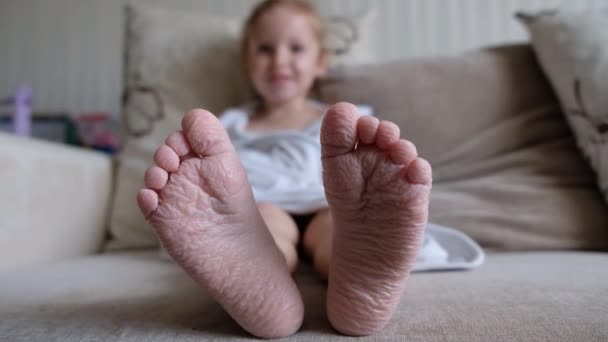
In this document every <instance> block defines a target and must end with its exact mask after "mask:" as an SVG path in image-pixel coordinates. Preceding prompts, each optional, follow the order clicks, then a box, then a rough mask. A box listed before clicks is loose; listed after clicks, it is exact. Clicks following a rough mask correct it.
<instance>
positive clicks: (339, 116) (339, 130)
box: [321, 102, 359, 157]
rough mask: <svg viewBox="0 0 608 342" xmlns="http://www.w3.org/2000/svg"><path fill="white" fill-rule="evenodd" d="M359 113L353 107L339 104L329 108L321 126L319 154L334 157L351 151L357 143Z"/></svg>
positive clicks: (346, 103)
mask: <svg viewBox="0 0 608 342" xmlns="http://www.w3.org/2000/svg"><path fill="white" fill-rule="evenodd" d="M358 119H359V111H358V109H357V107H355V105H353V104H351V103H348V102H340V103H336V104H335V105H333V106H331V107H330V108H329V109H328V110H327V114H325V118H324V119H323V123H322V125H321V154H322V156H323V157H334V156H337V155H341V154H345V153H348V152H350V151H352V150H353V149H354V148H355V145H356V143H357V121H358Z"/></svg>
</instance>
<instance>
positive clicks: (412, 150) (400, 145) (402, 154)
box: [388, 139, 418, 165]
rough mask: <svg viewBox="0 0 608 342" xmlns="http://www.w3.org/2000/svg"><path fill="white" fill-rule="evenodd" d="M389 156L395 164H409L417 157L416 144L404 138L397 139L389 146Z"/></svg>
mask: <svg viewBox="0 0 608 342" xmlns="http://www.w3.org/2000/svg"><path fill="white" fill-rule="evenodd" d="M388 154H389V157H390V159H391V160H392V161H393V163H395V164H397V165H409V164H410V163H411V162H413V161H414V160H415V159H416V158H417V157H418V152H417V151H416V146H415V145H414V144H413V143H412V142H410V141H408V140H404V139H400V140H398V141H397V142H396V143H394V144H393V145H391V147H389V152H388Z"/></svg>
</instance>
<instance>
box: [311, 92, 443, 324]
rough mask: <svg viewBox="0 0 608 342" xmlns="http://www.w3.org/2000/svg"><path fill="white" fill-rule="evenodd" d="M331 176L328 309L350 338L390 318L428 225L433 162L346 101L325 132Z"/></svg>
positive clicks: (326, 175) (326, 168)
mask: <svg viewBox="0 0 608 342" xmlns="http://www.w3.org/2000/svg"><path fill="white" fill-rule="evenodd" d="M321 144H322V155H323V157H322V158H323V181H324V184H325V192H326V194H327V201H328V202H329V207H330V210H331V213H332V217H333V222H334V236H333V251H332V256H331V259H330V265H329V280H328V281H329V285H328V286H329V288H328V292H327V311H328V316H329V320H330V322H331V324H332V325H333V326H334V328H336V329H337V330H338V331H340V332H342V333H344V334H348V335H369V334H372V333H374V332H376V331H378V330H381V329H382V328H383V327H384V326H385V325H386V324H387V323H388V321H389V320H390V318H391V316H392V314H393V312H394V310H395V308H396V306H397V305H398V303H399V300H400V297H401V294H402V292H403V290H404V288H405V284H406V281H407V278H408V275H409V272H410V269H411V267H412V265H413V263H414V260H415V259H416V255H417V252H418V249H419V247H420V244H421V241H422V236H423V232H424V229H425V226H426V223H427V215H428V200H429V192H430V189H431V167H430V165H429V164H428V162H426V161H425V160H423V159H420V158H418V156H417V152H416V148H415V147H414V145H413V144H411V143H410V142H407V141H405V140H400V139H399V128H398V127H397V126H396V125H394V124H393V123H391V122H387V121H382V122H379V121H378V119H376V118H374V117H359V114H358V112H357V108H356V107H355V106H353V105H351V104H348V103H339V104H337V105H334V106H332V108H330V109H329V111H328V113H327V115H326V117H325V119H324V121H323V126H322V129H321Z"/></svg>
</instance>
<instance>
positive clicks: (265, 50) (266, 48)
mask: <svg viewBox="0 0 608 342" xmlns="http://www.w3.org/2000/svg"><path fill="white" fill-rule="evenodd" d="M257 50H258V53H261V54H269V53H272V50H273V49H272V46H271V45H269V44H260V45H258V49H257Z"/></svg>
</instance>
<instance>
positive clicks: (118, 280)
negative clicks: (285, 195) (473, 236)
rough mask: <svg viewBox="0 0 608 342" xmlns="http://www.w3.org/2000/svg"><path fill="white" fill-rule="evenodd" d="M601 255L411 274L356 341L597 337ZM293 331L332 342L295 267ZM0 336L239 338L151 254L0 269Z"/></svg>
mask: <svg viewBox="0 0 608 342" xmlns="http://www.w3.org/2000/svg"><path fill="white" fill-rule="evenodd" d="M605 269H608V254H605V253H603V254H602V253H587V252H537V253H500V254H496V253H490V254H489V255H488V258H487V261H486V263H485V264H484V265H483V266H482V267H480V268H478V269H476V270H474V271H469V272H433V273H416V274H414V275H413V276H412V277H411V278H410V282H409V286H408V288H407V290H406V294H405V295H404V296H403V298H402V302H401V304H400V305H399V307H398V309H397V311H396V313H395V315H394V317H393V319H392V321H391V322H390V323H389V325H388V326H387V327H386V329H384V330H383V331H381V332H379V333H378V334H376V335H374V336H370V337H364V338H359V339H357V340H360V341H378V340H387V341H446V340H452V341H471V342H474V341H488V340H492V341H529V340H542V341H603V340H606V338H608V325H606V321H605V318H606V317H608V297H607V296H606V293H608V272H599V271H598V270H605ZM296 282H297V284H298V286H299V288H300V290H301V292H302V294H303V298H304V303H305V306H306V313H305V315H306V316H305V320H304V325H303V327H302V329H301V330H300V331H299V332H298V333H297V334H296V335H295V336H292V337H291V338H286V339H283V340H296V339H297V340H314V341H324V340H326V341H333V340H342V339H343V338H342V337H341V336H339V335H338V334H337V333H336V332H334V331H333V330H332V329H331V327H330V325H329V323H328V321H327V317H326V312H325V285H324V284H323V282H322V281H320V280H319V278H318V277H317V276H316V274H314V272H313V271H312V267H311V266H310V265H309V264H308V263H306V262H303V263H302V266H301V268H300V270H299V271H298V272H297V274H296ZM0 303H2V305H0V340H2V341H66V340H70V341H71V340H74V341H117V342H128V341H169V340H170V341H202V340H211V339H214V340H219V341H222V340H228V339H233V338H247V337H249V336H248V335H247V334H246V333H245V332H244V331H243V330H242V329H240V328H239V327H238V325H237V324H236V323H234V322H233V321H232V320H231V319H230V317H229V316H228V315H227V314H226V313H224V311H223V310H222V309H221V307H220V306H219V305H218V304H216V303H214V302H213V301H211V300H210V298H209V297H208V295H207V294H206V293H205V292H204V291H203V290H201V289H199V288H198V287H197V286H196V285H195V283H194V282H193V281H192V280H191V279H190V278H188V277H187V276H186V275H185V273H184V272H182V271H181V269H179V268H178V267H177V266H175V265H174V264H172V263H170V262H167V261H164V260H161V259H160V258H159V256H158V252H157V251H152V252H150V251H140V252H125V253H114V254H106V255H99V256H95V257H90V258H84V259H79V260H74V261H71V262H63V263H58V264H54V265H50V266H46V267H37V268H36V267H32V268H28V269H23V270H21V271H15V272H4V273H0Z"/></svg>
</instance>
